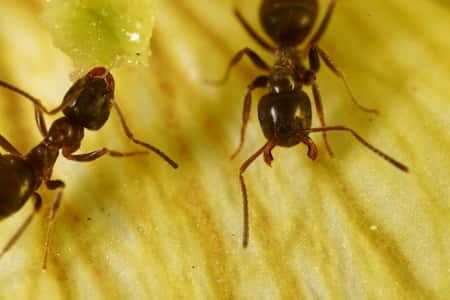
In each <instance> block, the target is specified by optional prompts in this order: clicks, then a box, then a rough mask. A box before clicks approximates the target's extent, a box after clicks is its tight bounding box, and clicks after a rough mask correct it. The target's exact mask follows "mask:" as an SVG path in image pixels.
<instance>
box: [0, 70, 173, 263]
mask: <svg viewBox="0 0 450 300" xmlns="http://www.w3.org/2000/svg"><path fill="white" fill-rule="evenodd" d="M0 86H2V87H4V88H6V89H9V90H11V91H14V92H16V93H18V94H20V95H22V96H24V97H25V98H27V99H28V100H30V101H31V102H32V103H33V104H34V108H35V120H36V124H37V127H38V129H39V131H40V133H41V134H42V136H43V140H42V142H40V143H39V144H38V145H37V146H36V147H34V148H33V149H32V150H31V151H30V152H28V154H26V155H23V154H21V153H20V152H19V151H18V150H17V149H16V148H15V147H14V146H13V145H12V144H11V143H10V142H9V141H8V140H7V139H6V138H5V137H3V136H2V135H0V147H1V148H3V149H4V150H5V151H6V152H8V153H9V154H6V155H2V154H0V219H3V218H6V217H8V216H10V215H12V214H13V213H15V212H16V211H18V210H19V209H20V208H21V207H22V206H23V205H24V204H25V202H26V201H27V200H28V199H29V198H33V200H34V208H33V212H32V213H31V214H30V215H29V216H28V217H27V218H26V219H25V221H24V222H23V223H22V225H21V226H20V227H19V228H18V230H17V231H16V232H15V233H14V235H13V236H12V237H11V238H10V239H9V241H8V242H7V243H6V245H5V246H4V247H3V249H2V250H1V252H0V257H2V256H3V255H4V254H5V253H6V252H7V251H8V250H9V249H10V248H11V247H12V246H13V245H14V244H15V243H16V242H17V240H18V239H19V238H20V236H21V235H22V234H23V233H24V231H25V230H26V229H27V227H28V225H29V224H30V223H31V221H32V219H33V217H34V215H35V214H36V213H37V212H38V211H39V209H40V207H41V203H42V199H41V196H40V195H39V194H38V193H37V192H36V191H37V190H38V189H39V187H40V186H41V184H42V183H45V185H46V187H47V188H48V189H49V190H55V189H58V190H59V192H58V194H57V196H56V199H55V202H54V203H53V206H52V208H51V211H50V214H49V219H48V228H47V235H46V242H45V253H44V260H43V265H42V268H43V269H46V266H47V255H48V251H49V242H50V239H49V237H50V232H51V229H52V225H53V223H54V218H55V215H56V212H57V211H58V208H59V206H60V204H61V199H62V191H63V189H64V187H65V183H64V182H63V181H62V180H58V179H56V180H55V179H51V177H52V170H53V166H54V164H55V162H56V159H57V158H58V155H59V152H60V150H61V152H62V155H63V156H64V157H65V158H67V159H69V160H74V161H81V162H87V161H93V160H96V159H98V158H100V157H101V156H103V155H109V156H113V157H125V156H134V155H143V154H148V153H149V152H148V151H133V152H118V151H114V150H110V149H108V148H101V149H100V150H96V151H92V152H88V153H84V154H73V153H74V152H75V151H77V150H78V149H79V148H80V144H81V141H82V139H83V136H84V129H88V130H99V129H100V128H102V127H103V125H104V124H105V123H106V121H107V120H108V117H109V113H110V111H111V108H114V109H115V110H116V112H117V114H118V115H119V119H120V122H121V125H122V127H123V129H124V131H125V134H126V136H127V137H128V138H129V139H130V140H131V141H132V142H134V143H135V144H138V145H141V146H143V147H145V148H146V149H147V150H150V151H152V152H154V153H156V154H157V155H159V156H160V157H161V158H162V159H164V160H165V161H166V162H167V163H169V164H170V165H171V166H172V167H173V168H174V169H176V168H178V165H177V163H175V162H174V161H173V160H172V159H170V158H169V157H168V156H167V155H166V154H164V153H163V152H162V151H161V150H159V149H158V148H156V147H154V146H152V145H150V144H147V143H145V142H143V141H140V140H138V139H136V138H135V137H134V136H133V133H132V132H131V130H130V129H129V128H128V125H127V124H126V122H125V119H124V117H123V114H122V112H121V110H120V109H119V106H118V105H117V103H116V102H115V101H114V78H113V76H112V75H111V73H110V72H109V71H108V70H107V69H105V68H104V67H96V68H93V69H92V70H90V71H89V72H88V73H87V74H86V75H85V76H83V77H81V78H80V79H78V80H77V81H76V82H75V83H74V84H73V85H72V87H71V88H70V89H69V90H68V91H67V93H66V94H65V96H64V98H63V101H62V103H61V104H60V105H59V106H58V107H57V108H55V109H53V110H48V109H46V108H45V107H44V106H43V105H42V104H41V101H40V100H39V99H37V98H34V97H33V96H31V95H30V94H28V93H26V92H25V91H23V90H21V89H19V88H17V87H15V86H13V85H11V84H9V83H7V82H4V81H1V80H0ZM59 111H62V112H63V113H64V116H63V117H61V118H59V119H57V120H55V121H54V122H53V123H52V125H51V126H50V129H49V130H47V126H46V124H45V120H44V117H43V113H46V114H48V115H53V114H56V113H57V112H59Z"/></svg>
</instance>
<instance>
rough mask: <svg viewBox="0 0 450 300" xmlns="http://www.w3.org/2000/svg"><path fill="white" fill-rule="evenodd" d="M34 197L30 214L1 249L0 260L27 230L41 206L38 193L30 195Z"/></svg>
mask: <svg viewBox="0 0 450 300" xmlns="http://www.w3.org/2000/svg"><path fill="white" fill-rule="evenodd" d="M32 196H33V197H34V208H33V211H32V212H31V214H30V215H29V216H28V217H27V218H26V219H25V221H24V222H23V223H22V225H20V227H19V229H17V231H16V232H15V233H14V235H13V236H12V237H11V238H10V239H9V241H8V242H7V243H6V245H5V246H4V247H3V249H2V251H1V252H0V258H1V257H2V256H3V255H4V254H5V253H6V252H8V250H9V249H11V247H12V246H14V244H15V243H16V242H17V240H18V239H19V238H20V237H21V236H22V234H23V233H24V232H25V230H26V229H27V228H28V225H30V223H31V221H32V220H33V217H34V215H35V214H36V213H37V212H38V211H39V209H40V208H41V204H42V199H41V196H40V195H39V194H38V193H33V195H32Z"/></svg>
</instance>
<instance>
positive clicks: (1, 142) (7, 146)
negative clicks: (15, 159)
mask: <svg viewBox="0 0 450 300" xmlns="http://www.w3.org/2000/svg"><path fill="white" fill-rule="evenodd" d="M0 148H3V149H4V150H5V151H7V152H8V153H11V154H14V155H17V156H22V154H20V152H19V150H17V149H16V147H14V146H13V145H12V144H11V143H10V142H8V140H7V139H6V138H5V137H4V136H3V135H1V134H0Z"/></svg>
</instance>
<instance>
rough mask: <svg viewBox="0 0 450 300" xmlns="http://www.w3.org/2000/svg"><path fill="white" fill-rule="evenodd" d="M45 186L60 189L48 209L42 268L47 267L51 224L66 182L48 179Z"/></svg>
mask: <svg viewBox="0 0 450 300" xmlns="http://www.w3.org/2000/svg"><path fill="white" fill-rule="evenodd" d="M45 184H46V186H47V188H48V189H49V190H56V189H60V190H59V191H58V194H57V195H56V199H55V201H54V202H53V206H52V209H51V210H50V213H49V215H48V222H47V235H46V237H45V246H44V247H45V248H44V258H43V260H42V269H44V270H45V269H47V257H48V253H49V250H50V236H51V232H52V229H53V224H54V223H55V216H56V213H57V212H58V209H59V207H60V206H61V200H62V195H63V190H64V188H65V187H66V184H65V183H64V181H62V180H48V181H47V182H46V183H45Z"/></svg>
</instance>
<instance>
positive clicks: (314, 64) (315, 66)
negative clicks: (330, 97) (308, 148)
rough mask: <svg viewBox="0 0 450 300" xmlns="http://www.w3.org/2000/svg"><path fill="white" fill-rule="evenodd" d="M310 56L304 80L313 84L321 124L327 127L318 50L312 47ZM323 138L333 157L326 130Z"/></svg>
mask: <svg viewBox="0 0 450 300" xmlns="http://www.w3.org/2000/svg"><path fill="white" fill-rule="evenodd" d="M308 58H309V67H310V70H307V71H305V72H304V77H305V78H303V81H304V82H305V83H306V84H309V85H311V86H312V91H313V96H314V104H315V106H316V111H317V115H318V116H319V121H320V125H321V126H322V127H325V126H326V124H325V114H324V112H323V106H322V97H321V96H320V91H319V85H318V84H317V80H316V74H317V72H318V71H319V68H320V60H319V56H318V55H317V52H316V51H314V50H313V48H311V49H310V51H309V53H308ZM322 138H323V141H324V143H325V147H326V148H327V152H328V154H329V155H330V156H331V157H333V150H332V149H331V146H330V144H329V143H328V137H327V133H326V132H325V131H324V132H322Z"/></svg>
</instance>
